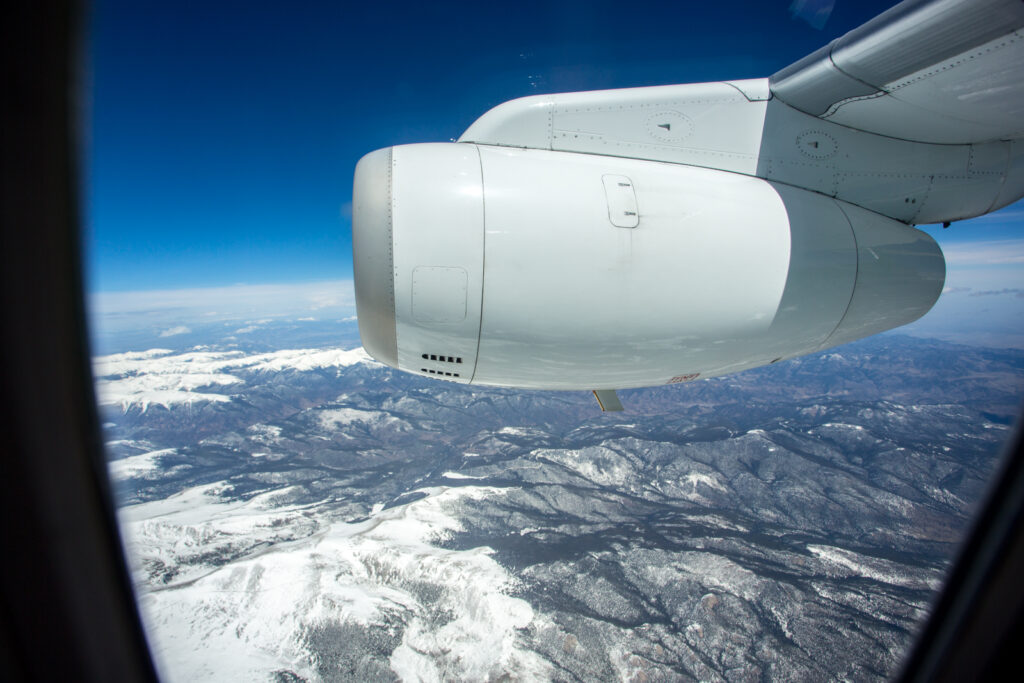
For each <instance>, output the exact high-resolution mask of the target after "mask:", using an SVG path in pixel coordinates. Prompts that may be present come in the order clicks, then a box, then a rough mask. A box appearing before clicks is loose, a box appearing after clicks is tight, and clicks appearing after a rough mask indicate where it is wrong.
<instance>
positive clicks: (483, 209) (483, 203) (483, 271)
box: [468, 143, 487, 384]
mask: <svg viewBox="0 0 1024 683" xmlns="http://www.w3.org/2000/svg"><path fill="white" fill-rule="evenodd" d="M469 144H471V145H473V149H474V150H475V151H476V159H477V163H479V164H480V233H481V235H480V237H481V240H480V324H479V325H478V326H477V330H476V354H475V356H474V358H473V372H472V373H471V374H470V376H469V382H468V383H469V384H472V383H473V380H475V379H476V370H477V368H478V367H480V340H481V338H482V337H483V333H484V294H485V288H486V286H487V193H486V191H485V185H484V160H483V155H482V154H480V146H479V145H477V144H475V143H469Z"/></svg>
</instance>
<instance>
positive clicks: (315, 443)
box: [96, 335, 1024, 681]
mask: <svg viewBox="0 0 1024 683" xmlns="http://www.w3.org/2000/svg"><path fill="white" fill-rule="evenodd" d="M96 374H97V377H98V394H99V397H100V402H101V407H102V409H103V413H104V416H103V417H104V420H105V423H106V424H105V429H106V434H107V439H108V451H109V457H110V469H111V476H112V479H113V482H114V485H115V489H116V492H117V494H118V497H119V500H118V503H119V512H120V515H121V518H122V522H123V531H124V534H125V538H126V543H127V545H128V548H129V551H130V556H131V558H132V563H133V568H134V572H135V577H136V581H137V589H138V592H139V599H140V604H141V605H142V609H143V613H144V616H145V618H146V621H147V625H148V627H149V628H150V631H151V643H152V646H153V649H154V652H155V654H156V656H157V659H158V663H159V665H160V667H161V671H162V673H163V674H164V676H165V677H166V678H168V679H169V680H201V679H208V680H225V679H230V680H261V679H262V680H275V679H276V680H339V679H340V680H344V679H360V680H393V679H398V678H400V679H404V680H417V679H419V680H449V679H472V680H483V679H502V678H505V679H506V680H508V679H513V680H515V679H555V680H595V679H602V680H604V679H620V680H631V681H655V680H689V679H699V680H729V681H733V680H761V679H772V680H831V679H837V678H843V679H850V680H876V679H884V678H887V677H889V676H891V675H892V674H893V673H894V672H895V671H896V670H897V668H898V666H899V662H900V658H901V656H902V652H903V651H904V649H905V648H906V647H907V646H908V645H909V643H910V641H911V638H912V634H913V632H914V630H915V628H916V626H917V624H918V623H919V622H920V620H921V619H922V618H923V617H924V615H925V614H926V612H927V609H928V605H929V603H930V601H931V600H932V599H933V598H934V596H935V593H936V590H937V589H938V588H939V587H940V585H941V582H942V579H943V575H944V572H945V570H946V568H947V567H948V563H949V561H950V559H951V557H952V555H953V554H954V553H955V549H956V544H957V542H958V539H959V538H960V537H961V535H962V534H963V533H964V531H965V529H966V527H967V525H968V523H969V518H970V514H971V512H972V511H973V510H974V509H975V508H976V506H977V505H978V503H979V501H980V499H981V498H982V496H983V495H984V491H985V486H986V482H987V479H988V477H989V475H990V474H991V472H992V470H993V469H994V467H995V466H996V463H997V456H998V453H999V450H1000V448H1001V446H1002V444H1003V442H1004V441H1005V440H1006V439H1007V437H1008V434H1009V432H1010V425H1011V422H1012V421H1013V420H1014V419H1015V417H1016V414H1017V410H1018V405H1019V401H1020V397H1021V394H1022V391H1024V352H1019V351H993V350H990V349H981V348H975V347H967V346H958V345H952V344H946V343H941V342H931V341H927V340H921V339H911V338H907V337H901V336H899V335H884V336H882V337H878V338H874V339H870V340H867V341H863V342H858V343H856V344H851V345H848V346H844V347H840V348H838V349H834V350H831V351H829V352H826V353H824V354H819V355H817V356H811V357H807V358H803V359H797V360H795V361H791V362H787V363H780V364H779V365H777V366H772V367H769V368H763V369H760V370H756V371H751V372H747V373H742V374H740V375H735V376H731V377H725V378H720V379H714V380H707V381H702V382H696V383H693V384H689V385H686V386H672V387H665V388H661V389H647V390H635V391H624V392H620V396H621V398H622V402H623V403H624V404H625V406H626V412H624V413H618V414H610V413H609V414H602V413H600V412H599V410H598V408H597V405H596V402H595V401H594V399H593V397H592V396H590V395H589V394H587V393H582V392H581V393H543V392H516V391H507V390H494V389H485V388H477V387H466V386H461V385H454V384H449V383H444V382H439V381H432V380H426V379H422V378H417V377H413V376H409V375H405V374H403V373H398V372H394V371H391V370H389V369H387V368H384V367H383V366H381V365H379V364H376V363H374V362H373V361H372V360H370V359H369V358H368V357H367V356H366V355H365V354H364V353H363V352H362V351H361V350H359V349H355V350H341V349H324V348H310V349H298V350H296V349H276V350H274V349H262V350H254V349H253V350H237V349H235V350H232V349H229V348H227V347H220V346H218V345H216V344H211V345H207V346H206V347H203V348H198V349H190V350H181V349H179V350H152V351H147V352H140V353H125V354H115V355H112V356H104V357H100V358H97V359H96Z"/></svg>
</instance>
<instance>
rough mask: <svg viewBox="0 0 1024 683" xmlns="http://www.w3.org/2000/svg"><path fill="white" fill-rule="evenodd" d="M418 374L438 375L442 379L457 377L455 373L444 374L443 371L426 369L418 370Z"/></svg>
mask: <svg viewBox="0 0 1024 683" xmlns="http://www.w3.org/2000/svg"><path fill="white" fill-rule="evenodd" d="M420 372H425V373H427V374H428V375H440V376H442V377H458V376H459V373H457V372H445V371H444V370H428V369H427V368H420Z"/></svg>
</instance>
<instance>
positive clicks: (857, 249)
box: [812, 197, 882, 353]
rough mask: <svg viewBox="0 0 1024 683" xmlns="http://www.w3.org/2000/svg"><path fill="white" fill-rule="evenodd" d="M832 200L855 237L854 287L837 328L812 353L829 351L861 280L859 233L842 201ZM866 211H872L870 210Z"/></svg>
mask: <svg viewBox="0 0 1024 683" xmlns="http://www.w3.org/2000/svg"><path fill="white" fill-rule="evenodd" d="M830 199H832V202H833V203H834V204H835V205H836V207H837V208H838V209H839V211H840V213H842V214H843V218H845V219H846V225H847V227H849V228H850V236H851V237H853V255H854V269H853V287H851V288H850V300H849V301H847V302H846V308H845V309H844V310H843V314H842V315H841V316H839V322H837V323H836V326H835V327H834V328H832V331H831V332H829V333H828V336H826V337H825V339H824V341H822V342H821V344H819V345H818V348H817V349H815V350H814V351H813V352H812V353H814V352H817V351H821V350H822V349H827V348H828V343H829V340H831V339H832V337H834V336H835V334H836V332H838V331H839V329H840V328H841V327H842V326H843V321H844V320H846V315H847V314H848V313H849V312H850V306H852V305H853V297H854V295H855V294H856V293H857V281H858V280H859V279H860V246H859V245H858V243H857V231H856V230H854V229H853V221H852V220H850V215H849V214H848V213H846V209H844V208H843V202H842V201H841V200H837V199H835V198H834V197H830ZM853 206H856V204H854V205H853ZM861 208H864V207H861ZM865 210H866V211H870V209H865ZM879 215H882V214H879Z"/></svg>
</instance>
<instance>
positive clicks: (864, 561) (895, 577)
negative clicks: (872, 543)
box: [807, 545, 942, 591]
mask: <svg viewBox="0 0 1024 683" xmlns="http://www.w3.org/2000/svg"><path fill="white" fill-rule="evenodd" d="M807 549H808V550H809V551H810V552H811V553H812V554H813V555H814V556H815V557H817V558H818V559H820V560H821V561H822V562H823V563H824V568H825V572H826V574H827V575H829V576H863V577H865V578H868V579H874V580H875V581H881V582H882V583H888V584H891V585H894V586H903V587H905V588H918V589H922V588H923V589H927V590H933V591H934V590H938V589H939V587H940V586H941V585H942V578H941V575H940V574H939V573H938V572H932V575H931V576H926V577H922V575H921V574H922V570H921V569H918V568H915V569H914V570H913V571H908V568H907V567H904V566H903V565H901V564H898V563H896V562H891V561H889V560H883V559H881V558H877V557H869V556H866V555H861V554H859V553H855V552H853V551H850V550H844V549H843V548H836V547H834V546H827V545H808V546H807Z"/></svg>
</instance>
